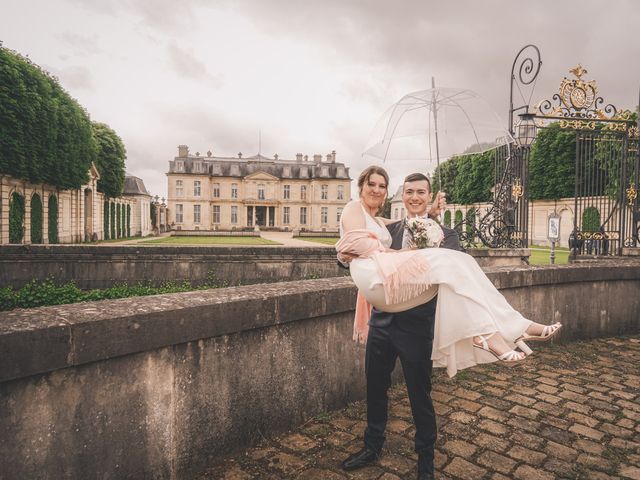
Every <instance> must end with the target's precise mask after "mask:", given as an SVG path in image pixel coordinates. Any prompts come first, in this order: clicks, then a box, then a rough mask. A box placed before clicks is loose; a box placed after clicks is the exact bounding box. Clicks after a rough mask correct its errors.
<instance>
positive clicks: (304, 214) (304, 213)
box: [300, 207, 307, 225]
mask: <svg viewBox="0 0 640 480" xmlns="http://www.w3.org/2000/svg"><path fill="white" fill-rule="evenodd" d="M306 224H307V207H300V225H306Z"/></svg>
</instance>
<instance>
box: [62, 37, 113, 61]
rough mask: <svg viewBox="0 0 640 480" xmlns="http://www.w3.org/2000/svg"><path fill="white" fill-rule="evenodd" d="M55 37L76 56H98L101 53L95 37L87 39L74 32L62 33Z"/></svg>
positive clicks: (101, 50)
mask: <svg viewBox="0 0 640 480" xmlns="http://www.w3.org/2000/svg"><path fill="white" fill-rule="evenodd" d="M57 37H58V38H59V39H60V40H62V41H63V43H64V44H66V45H68V46H70V47H72V49H73V52H74V54H75V55H77V56H88V55H98V54H100V53H102V52H103V49H102V48H101V47H100V44H99V42H98V37H97V36H96V35H93V36H92V37H89V36H86V35H79V34H77V33H74V32H64V33H61V34H59V35H57Z"/></svg>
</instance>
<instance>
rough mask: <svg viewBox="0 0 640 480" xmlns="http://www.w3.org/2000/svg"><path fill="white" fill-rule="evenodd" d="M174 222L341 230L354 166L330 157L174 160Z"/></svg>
mask: <svg viewBox="0 0 640 480" xmlns="http://www.w3.org/2000/svg"><path fill="white" fill-rule="evenodd" d="M167 177H168V192H169V197H168V211H169V220H168V223H169V225H171V227H172V228H173V229H176V230H242V229H245V230H246V229H253V228H256V227H258V228H267V229H274V230H307V231H318V232H322V231H326V232H332V231H338V228H339V226H338V225H339V220H340V215H341V214H342V209H343V207H344V206H345V205H346V203H347V202H348V201H349V200H350V199H351V179H350V178H349V168H348V167H346V166H345V165H344V164H343V163H336V153H335V151H334V152H332V153H330V154H329V155H327V156H326V159H324V160H323V158H322V155H314V156H313V159H309V158H308V157H307V156H306V155H305V156H303V155H302V154H300V153H299V154H297V155H296V159H295V160H284V159H280V158H279V157H278V155H274V158H267V157H264V156H262V155H259V154H258V155H255V156H252V157H246V158H243V157H242V154H241V153H239V154H238V156H237V157H215V156H212V153H211V152H207V155H206V156H201V155H200V153H198V152H197V153H196V154H195V155H192V154H190V153H189V148H188V147H187V146H186V145H180V146H179V147H178V156H177V157H175V158H174V160H171V161H169V172H168V173H167Z"/></svg>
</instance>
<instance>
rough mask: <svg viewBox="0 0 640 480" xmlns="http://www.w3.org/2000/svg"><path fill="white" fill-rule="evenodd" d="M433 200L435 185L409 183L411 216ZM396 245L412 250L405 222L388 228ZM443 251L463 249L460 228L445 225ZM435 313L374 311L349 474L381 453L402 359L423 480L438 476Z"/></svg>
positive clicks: (406, 198)
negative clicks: (363, 412)
mask: <svg viewBox="0 0 640 480" xmlns="http://www.w3.org/2000/svg"><path fill="white" fill-rule="evenodd" d="M430 200H431V183H430V182H429V179H428V178H427V177H426V176H425V175H423V174H421V173H413V174H411V175H409V176H408V177H407V178H405V179H404V184H403V190H402V201H403V202H404V206H405V208H406V210H407V216H408V217H409V218H412V217H417V216H421V217H426V216H427V213H428V211H429V206H430ZM443 206H444V197H439V198H438V199H437V200H436V201H435V202H434V204H433V207H432V208H431V212H434V211H435V212H439V211H440V210H441V209H442V207H443ZM387 228H388V230H389V232H390V233H391V236H392V238H393V243H392V244H391V248H393V249H396V250H399V249H401V248H404V247H407V240H408V232H405V228H404V221H402V220H401V221H398V222H395V223H392V224H389V225H388V226H387ZM443 230H444V234H445V235H444V241H443V243H442V245H441V246H442V247H444V248H451V249H454V250H462V248H461V246H460V242H459V239H458V235H457V233H456V232H455V230H451V229H449V228H445V227H443ZM435 312H436V298H434V299H432V300H430V301H429V302H427V303H425V304H422V305H419V306H417V307H415V308H412V309H410V310H407V311H404V312H399V313H387V312H382V311H379V310H376V309H375V308H374V309H373V311H372V312H371V319H370V320H369V336H368V338H367V348H366V354H365V374H366V378H367V428H366V430H365V432H364V448H363V449H362V450H360V451H359V452H357V453H354V454H353V455H351V456H349V457H348V458H347V459H346V460H345V461H344V462H342V468H343V469H344V470H355V469H358V468H361V467H364V466H366V465H368V464H370V463H372V462H374V461H376V460H377V459H378V458H379V457H380V454H381V452H382V445H383V443H384V439H385V437H384V431H385V427H386V425H387V416H388V397H387V391H388V389H389V387H390V386H391V372H392V371H393V369H394V367H395V364H396V359H398V358H400V363H401V365H402V371H403V373H404V378H405V381H406V384H407V391H408V394H409V402H410V403H411V413H412V414H413V420H414V423H415V426H416V435H415V450H416V452H417V453H418V479H419V480H426V479H433V478H434V476H433V475H434V473H433V472H434V467H433V455H434V445H435V441H436V416H435V411H434V409H433V403H432V402H431V368H432V362H431V346H432V342H433V327H434V320H435Z"/></svg>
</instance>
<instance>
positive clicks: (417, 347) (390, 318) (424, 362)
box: [364, 299, 436, 462]
mask: <svg viewBox="0 0 640 480" xmlns="http://www.w3.org/2000/svg"><path fill="white" fill-rule="evenodd" d="M435 306H436V301H435V299H434V300H432V301H431V302H429V303H427V304H424V305H420V306H418V307H416V308H414V309H411V310H408V311H406V312H401V313H395V314H390V313H385V312H380V311H377V310H375V309H374V311H373V312H372V316H371V321H370V326H369V335H368V339H367V349H366V356H365V373H366V377H367V428H366V430H365V434H364V441H365V445H366V446H367V447H369V448H371V449H372V450H374V451H376V452H380V450H381V449H382V445H383V443H384V439H385V437H384V432H385V428H386V425H387V418H388V396H387V391H388V389H389V387H390V386H391V372H392V371H393V369H394V367H395V364H396V360H397V359H398V358H399V359H400V363H401V365H402V370H403V373H404V378H405V381H406V384H407V392H408V394H409V402H410V404H411V412H412V414H413V420H414V422H415V426H416V435H415V449H416V452H417V453H418V454H419V455H421V456H423V457H425V460H428V461H431V462H432V461H433V449H434V445H435V441H436V418H435V411H434V409H433V403H432V402H431V368H432V362H431V347H432V342H433V326H434V318H435Z"/></svg>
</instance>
